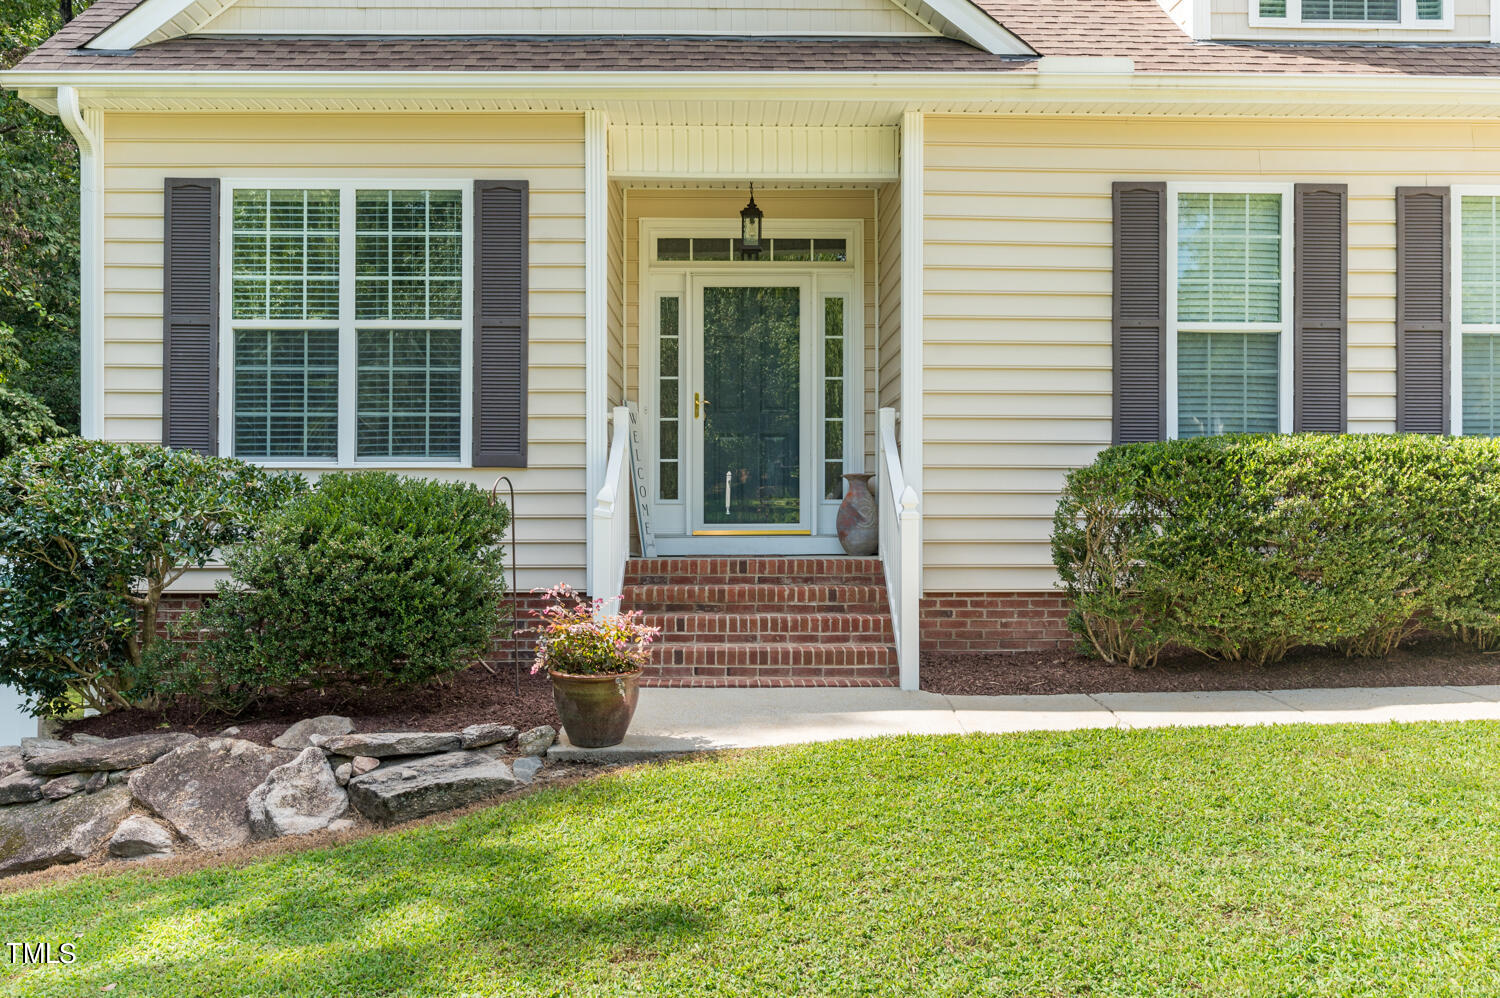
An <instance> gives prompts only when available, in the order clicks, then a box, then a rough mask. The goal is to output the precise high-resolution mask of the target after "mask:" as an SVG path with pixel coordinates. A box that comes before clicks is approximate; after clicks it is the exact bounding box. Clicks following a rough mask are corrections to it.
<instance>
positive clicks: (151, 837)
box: [109, 814, 176, 859]
mask: <svg viewBox="0 0 1500 998" xmlns="http://www.w3.org/2000/svg"><path fill="white" fill-rule="evenodd" d="M175 851H176V850H174V849H173V848H172V833H171V832H169V831H168V830H167V829H166V828H165V827H164V826H163V825H162V824H161V822H159V821H153V820H152V819H150V818H147V817H145V816H144V815H139V814H134V815H131V816H130V817H128V818H126V819H125V820H124V821H122V822H120V827H118V828H116V829H115V833H114V834H113V835H111V836H110V837H109V854H110V855H111V856H114V857H115V858H116V859H155V858H158V857H166V856H170V855H172V853H173V852H175Z"/></svg>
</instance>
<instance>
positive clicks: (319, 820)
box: [246, 746, 349, 839]
mask: <svg viewBox="0 0 1500 998" xmlns="http://www.w3.org/2000/svg"><path fill="white" fill-rule="evenodd" d="M246 808H247V811H248V813H249V816H250V832H251V834H252V835H254V836H255V837H256V838H258V839H273V838H277V837H279V836H282V835H306V834H308V833H309V832H316V831H320V830H321V829H324V828H327V827H328V825H329V823H330V822H332V821H334V820H335V819H336V818H338V817H339V816H340V815H342V814H343V813H344V812H345V811H347V810H349V795H348V794H346V793H345V792H344V789H343V787H341V786H339V783H338V780H337V779H335V777H334V774H333V770H332V769H331V768H329V765H328V759H327V758H326V757H325V756H324V755H323V753H322V751H321V750H320V749H317V748H314V747H312V746H309V747H308V748H305V749H303V750H302V752H301V754H299V755H298V756H297V758H295V759H293V760H292V761H291V762H289V763H286V764H285V765H282V766H277V767H276V768H275V769H273V770H271V772H270V775H268V776H267V777H266V781H265V782H264V783H262V784H261V785H260V786H258V787H256V788H255V789H254V790H252V791H251V792H250V799H249V801H248V802H247V803H246Z"/></svg>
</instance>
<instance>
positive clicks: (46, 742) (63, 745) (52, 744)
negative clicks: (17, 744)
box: [21, 738, 73, 760]
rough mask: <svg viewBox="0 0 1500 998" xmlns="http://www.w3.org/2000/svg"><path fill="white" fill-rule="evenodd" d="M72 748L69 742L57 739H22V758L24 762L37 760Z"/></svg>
mask: <svg viewBox="0 0 1500 998" xmlns="http://www.w3.org/2000/svg"><path fill="white" fill-rule="evenodd" d="M72 747H73V746H71V745H69V744H68V743H67V742H64V741H59V740H58V739H56V738H22V739H21V758H22V759H23V760H25V759H35V758H36V757H37V756H39V755H45V754H46V753H48V752H61V751H63V750H64V749H70V748H72Z"/></svg>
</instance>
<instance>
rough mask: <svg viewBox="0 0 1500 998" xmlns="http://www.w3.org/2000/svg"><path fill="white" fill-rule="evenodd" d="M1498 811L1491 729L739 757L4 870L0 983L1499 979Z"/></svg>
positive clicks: (888, 743)
mask: <svg viewBox="0 0 1500 998" xmlns="http://www.w3.org/2000/svg"><path fill="white" fill-rule="evenodd" d="M1497 805H1500V724H1487V723H1486V724H1482V723H1468V724H1461V725H1415V726H1382V727H1373V726H1372V727H1361V726H1355V727H1338V728H1334V727H1297V728H1280V729H1266V728H1262V729H1197V730H1162V731H1145V732H1114V731H1093V732H1074V733H1065V734H1035V735H1024V736H1010V737H985V738H978V737H976V738H902V739H889V740H881V741H874V742H864V743H844V744H839V745H835V746H821V747H807V748H796V749H787V750H776V751H768V752H759V753H747V754H743V755H737V756H731V757H722V758H711V759H704V760H701V761H694V762H688V763H678V764H672V765H664V766H658V767H647V768H642V769H638V770H634V771H630V772H627V773H624V774H622V775H616V776H614V777H612V778H608V779H602V780H598V781H595V782H592V783H586V784H580V785H577V786H574V787H571V788H565V789H555V790H549V791H546V792H543V793H539V794H536V795H533V796H531V797H529V798H526V799H524V800H521V801H517V802H515V803H512V804H509V805H506V806H503V807H499V808H496V809H493V810H490V811H487V812H485V813H482V814H477V815H474V816H472V817H469V818H467V819H464V820H462V821H458V822H456V823H452V824H446V825H438V826H430V827H424V828H420V829H415V830H411V831H408V832H405V833H402V834H396V835H388V836H379V837H373V838H370V839H367V840H364V841H361V842H358V843H355V844H352V845H348V846H343V847H339V848H337V849H332V850H324V851H319V852H306V853H300V854H293V855H287V856H281V857H277V858H275V859H274V860H271V861H266V862H262V863H258V864H256V865H253V866H246V867H243V868H239V869H220V870H212V871H207V872H199V873H194V874H190V875H185V876H181V877H178V878H175V879H164V878H160V879H158V878H151V877H145V876H142V875H140V874H137V873H130V874H126V875H118V876H108V877H102V876H87V877H83V878H80V879H76V880H74V881H72V882H70V883H66V884H61V885H58V886H55V887H50V888H46V889H42V890H37V891H34V892H30V893H25V894H16V895H9V896H4V897H0V941H6V942H8V941H18V940H31V941H35V940H53V941H59V942H60V941H66V940H69V939H72V938H73V937H74V936H75V935H76V936H78V938H77V943H78V953H79V961H78V963H77V964H75V965H73V966H71V967H47V968H37V969H31V970H26V971H23V970H21V969H19V968H16V967H10V966H4V965H3V964H0V994H10V995H27V996H43V995H97V994H100V993H101V992H100V989H101V988H102V987H104V986H106V985H108V984H110V983H118V987H117V988H116V989H115V990H114V991H113V992H111V993H112V994H114V995H162V996H172V998H184V996H198V995H224V996H243V995H278V996H280V995H320V996H321V995H328V996H374V995H440V996H445V998H447V996H457V995H470V994H472V995H485V996H505V995H517V996H522V995H524V996H536V995H567V996H570V998H571V996H589V995H643V996H679V995H680V996H694V998H698V996H706V995H768V996H776V995H790V994H796V995H840V996H843V995H891V996H901V998H922V996H927V995H954V996H972V995H1028V996H1030V995H1038V996H1058V995H1088V996H1092V998H1098V996H1104V995H1149V996H1164V995H1193V996H1205V995H1206V996H1224V995H1275V996H1301V995H1402V996H1405V995H1494V994H1497V993H1500V858H1497V857H1500V820H1497V812H1500V808H1497ZM0 954H3V950H0Z"/></svg>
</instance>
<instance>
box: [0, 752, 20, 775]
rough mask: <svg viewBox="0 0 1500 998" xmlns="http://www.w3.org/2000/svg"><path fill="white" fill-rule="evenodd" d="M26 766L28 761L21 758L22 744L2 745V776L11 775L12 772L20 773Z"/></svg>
mask: <svg viewBox="0 0 1500 998" xmlns="http://www.w3.org/2000/svg"><path fill="white" fill-rule="evenodd" d="M25 768H26V763H25V762H23V761H22V759H21V746H19V745H4V746H0V777H5V776H9V775H10V774H11V773H19V772H20V771H21V770H22V769H25Z"/></svg>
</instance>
